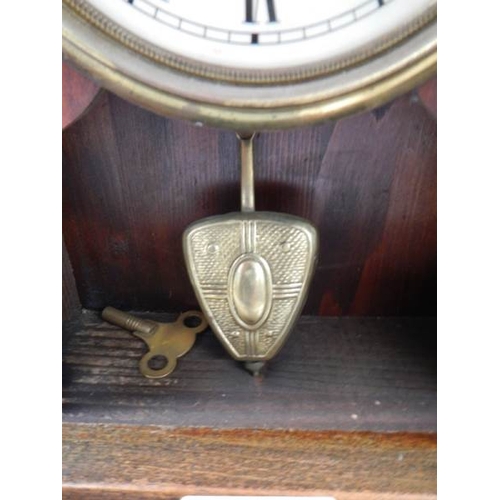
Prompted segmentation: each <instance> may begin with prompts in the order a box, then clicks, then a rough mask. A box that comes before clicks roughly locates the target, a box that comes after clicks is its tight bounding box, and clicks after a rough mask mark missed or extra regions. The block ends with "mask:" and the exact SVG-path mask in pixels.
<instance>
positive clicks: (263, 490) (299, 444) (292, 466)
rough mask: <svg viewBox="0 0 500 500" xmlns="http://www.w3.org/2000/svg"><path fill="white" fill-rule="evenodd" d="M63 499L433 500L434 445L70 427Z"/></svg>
mask: <svg viewBox="0 0 500 500" xmlns="http://www.w3.org/2000/svg"><path fill="white" fill-rule="evenodd" d="M63 463H64V467H63V497H64V498H67V499H78V498H85V499H87V500H89V499H96V498H99V499H108V500H109V499H113V498H115V499H116V498H120V499H132V498H133V499H137V498H142V499H152V498H162V499H165V498H172V499H174V498H175V499H177V498H180V497H181V496H183V495H187V494H211V495H213V494H222V495H245V494H246V495H249V494H251V495H273V494H275V495H280V494H281V495H300V494H307V495H332V496H334V497H335V498H336V499H337V500H375V499H379V500H380V499H387V500H389V499H390V500H395V499H400V500H405V499H406V500H410V499H411V500H417V499H424V498H425V499H430V498H435V493H436V437H435V435H425V434H386V435H377V434H372V433H342V432H304V431H292V432H287V431H263V430H251V429H247V430H230V431H229V430H226V431H223V430H222V431H221V430H212V429H167V428H162V427H154V426H153V427H151V426H149V427H141V426H127V425H124V426H123V425H121V426H118V425H114V424H65V425H63Z"/></svg>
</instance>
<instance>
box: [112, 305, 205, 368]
mask: <svg viewBox="0 0 500 500" xmlns="http://www.w3.org/2000/svg"><path fill="white" fill-rule="evenodd" d="M102 317H103V319H105V320H106V321H108V322H109V323H112V324H114V325H117V326H120V327H121V328H124V329H125V330H129V331H130V332H132V333H133V334H134V335H135V336H136V337H139V338H140V339H141V340H143V341H144V342H146V344H147V345H148V347H149V351H148V352H147V353H146V354H145V355H144V356H143V357H142V358H141V360H140V362H139V370H140V371H141V373H142V374H143V375H144V376H145V377H147V378H162V377H166V376H167V375H170V374H171V373H172V372H173V371H174V370H175V367H176V366H177V358H180V357H181V356H184V354H186V353H187V352H188V351H189V350H190V349H191V348H192V347H193V345H194V342H195V339H196V334H197V333H200V332H202V331H203V330H205V329H206V327H207V326H208V323H207V320H206V319H205V316H203V314H202V313H201V312H199V311H188V312H185V313H183V314H181V315H180V316H179V317H178V318H177V320H176V321H174V322H173V323H160V322H157V321H152V320H149V319H139V318H136V317H135V316H132V315H131V314H128V313H124V312H122V311H119V310H118V309H115V308H114V307H106V308H105V309H104V311H103V312H102ZM194 324H195V326H193V325H194ZM156 362H159V364H161V365H162V366H161V367H159V368H156V366H155V363H156Z"/></svg>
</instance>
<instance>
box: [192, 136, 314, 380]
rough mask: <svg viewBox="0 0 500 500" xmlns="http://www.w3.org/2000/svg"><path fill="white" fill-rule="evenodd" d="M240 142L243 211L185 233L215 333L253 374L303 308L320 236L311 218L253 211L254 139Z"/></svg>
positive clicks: (202, 303)
mask: <svg viewBox="0 0 500 500" xmlns="http://www.w3.org/2000/svg"><path fill="white" fill-rule="evenodd" d="M239 139H240V142H241V212H236V213H230V214H226V215H219V216H215V217H208V218H206V219H203V220H201V221H197V222H195V223H194V224H192V225H191V226H189V227H188V228H187V229H186V231H185V232H184V240H183V242H184V256H185V259H186V264H187V268H188V271H189V276H190V279H191V283H192V284H193V287H194V289H195V292H196V295H197V297H198V301H199V303H200V306H201V308H202V310H203V312H204V314H205V316H206V317H207V320H208V322H209V323H210V326H211V327H212V329H213V331H214V332H215V334H216V335H217V337H218V338H219V340H220V341H221V342H222V344H223V345H224V347H225V348H226V349H227V351H228V352H229V353H230V354H231V356H233V357H234V358H235V359H237V360H240V361H245V362H246V363H245V366H246V368H247V369H248V370H250V371H251V372H253V373H254V374H257V373H259V371H260V370H261V368H262V366H263V365H264V362H265V361H266V360H269V359H270V358H272V357H273V356H274V355H275V354H276V353H277V352H278V351H279V349H280V348H281V347H282V345H283V343H284V341H285V340H286V338H287V337H288V335H289V333H290V331H291V329H292V327H293V325H294V323H295V321H296V319H297V318H298V316H299V314H300V312H301V310H302V307H303V305H304V302H305V299H306V296H307V292H308V288H309V283H310V281H311V277H312V274H313V270H314V266H315V263H316V256H317V249H318V237H317V231H316V229H315V228H314V227H313V226H312V225H311V224H310V223H309V222H308V221H306V220H304V219H301V218H299V217H295V216H292V215H288V214H281V213H273V212H256V211H255V207H254V186H253V154H252V140H253V135H247V136H243V137H240V136H239Z"/></svg>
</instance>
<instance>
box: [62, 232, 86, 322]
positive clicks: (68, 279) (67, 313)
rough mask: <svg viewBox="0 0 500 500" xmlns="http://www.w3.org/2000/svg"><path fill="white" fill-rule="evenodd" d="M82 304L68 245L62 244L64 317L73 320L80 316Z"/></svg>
mask: <svg viewBox="0 0 500 500" xmlns="http://www.w3.org/2000/svg"><path fill="white" fill-rule="evenodd" d="M81 313H82V306H81V304H80V299H79V297H78V292H77V289H76V283H75V278H74V276H73V268H72V267H71V262H70V260H69V256H68V251H67V250H66V245H65V244H64V241H63V244H62V319H63V321H72V320H74V319H75V318H80V315H81Z"/></svg>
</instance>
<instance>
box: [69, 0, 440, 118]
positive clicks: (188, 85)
mask: <svg viewBox="0 0 500 500" xmlns="http://www.w3.org/2000/svg"><path fill="white" fill-rule="evenodd" d="M63 4H64V6H65V9H63V28H64V36H65V44H64V45H63V47H64V48H65V51H66V53H67V54H68V55H69V57H73V58H76V59H77V60H78V62H79V63H80V64H81V65H83V66H84V67H86V69H89V70H90V71H91V72H94V73H95V72H98V73H100V75H99V76H101V77H102V78H103V79H104V83H106V82H107V83H109V84H110V85H112V86H114V87H113V89H114V90H117V91H120V88H119V87H122V93H123V86H124V79H128V91H129V97H131V98H132V99H134V97H135V98H137V99H138V100H141V99H142V102H143V103H145V104H146V105H149V107H151V106H153V108H154V107H155V103H157V104H158V103H159V104H158V106H159V109H160V111H169V110H170V111H171V112H174V114H180V115H182V114H183V113H184V115H185V117H188V118H191V117H196V115H197V111H199V109H200V108H197V111H193V109H191V110H189V109H187V106H185V105H184V104H186V103H185V102H184V103H181V102H180V101H179V102H178V103H177V104H175V103H173V101H172V99H175V98H177V99H183V100H185V101H187V102H189V103H193V102H196V103H198V104H204V105H214V106H219V107H220V108H221V107H222V108H224V109H223V110H222V112H224V111H227V110H228V109H230V108H231V109H232V111H234V110H235V109H238V110H240V111H241V112H243V113H245V112H246V111H248V110H249V109H253V110H256V109H266V110H269V109H272V108H284V107H287V108H290V107H296V108H295V109H294V110H293V111H292V112H295V111H297V110H298V108H297V107H298V106H303V105H306V106H309V105H311V104H312V103H316V104H318V103H319V102H323V103H324V102H329V103H332V102H333V101H332V99H333V100H336V101H337V102H338V96H341V95H342V96H343V97H346V96H351V97H352V93H353V92H355V91H357V90H359V89H360V88H364V89H365V90H366V89H367V88H368V87H369V86H370V85H371V86H373V84H374V83H377V82H378V83H380V82H382V81H384V80H386V79H387V78H388V77H390V78H391V79H392V80H391V81H394V78H395V77H394V75H395V74H399V77H400V80H402V82H397V81H394V83H393V87H394V88H397V89H399V91H401V89H402V88H403V87H404V82H406V81H408V80H409V79H414V78H415V75H416V74H417V73H418V74H420V75H422V74H424V73H426V72H427V73H428V72H429V68H430V67H431V66H433V64H435V45H436V44H435V39H436V36H435V18H436V3H435V0H335V1H325V0H63ZM82 22H83V24H82ZM430 54H434V56H432V57H430V59H429V55H430ZM425 58H427V59H426V61H425V63H424V64H423V66H422V60H423V59H425ZM90 59H92V61H90ZM419 63H420V64H421V66H422V67H417V69H416V70H415V71H413V73H412V74H406V73H405V75H404V76H403V77H401V74H400V72H401V71H402V70H406V71H407V70H408V69H409V68H411V67H414V68H415V67H416V66H418V64H419ZM103 66H105V67H106V71H107V72H108V73H109V72H110V71H112V72H114V73H115V74H114V77H113V78H111V75H109V74H107V75H106V76H104V68H103ZM99 69H100V71H99ZM137 84H140V85H142V86H146V87H147V90H148V91H149V95H146V94H147V92H146V90H145V89H142V90H139V89H138V88H134V91H133V92H131V91H130V90H131V89H130V87H131V86H132V87H133V86H134V85H136V86H137ZM391 90H393V88H392V87H391ZM386 93H388V92H386ZM138 94H140V95H138ZM153 94H155V95H153ZM160 94H162V95H160ZM166 96H168V98H169V99H170V102H169V103H168V104H167V103H166V101H165V99H166ZM357 99H358V100H357V102H358V107H359V106H360V105H362V104H363V103H366V101H367V100H370V99H371V100H372V101H373V96H372V97H364V98H360V97H359V95H358V97H357ZM146 101H147V102H146ZM160 101H162V102H161V103H160ZM345 106H346V104H345V102H344V103H343V104H342V105H341V106H337V108H338V109H337V108H335V109H323V111H321V112H319V114H318V113H317V112H318V108H317V107H316V111H315V114H314V117H315V118H314V119H317V118H320V117H322V116H326V115H335V114H337V112H340V111H339V110H340V109H341V108H342V109H344V110H346V109H347V108H346V107H345ZM176 107H177V108H178V109H177V110H176V109H174V108H176ZM166 108H168V109H166ZM180 108H182V110H183V111H181V110H180ZM190 113H191V115H192V116H190ZM198 114H200V113H198ZM201 114H203V113H201ZM205 115H206V116H205V118H206V117H207V116H208V114H207V108H205ZM306 115H307V113H306ZM306 115H304V117H303V118H301V117H300V115H295V116H296V119H295V120H294V119H292V122H295V121H297V122H300V121H301V120H303V121H308V120H309V118H308V117H307V116H306ZM200 116H201V115H200ZM202 118H203V117H202ZM228 118H229V117H228ZM231 119H232V120H236V121H238V118H237V117H234V116H233V118H231ZM263 119H264V122H266V121H267V122H268V123H269V122H270V121H271V116H268V117H266V118H263ZM288 119H290V116H289V117H288V118H287V120H288ZM208 120H209V121H213V120H211V119H210V118H208ZM278 122H279V119H278ZM283 123H284V122H281V125H283ZM227 124H229V125H230V123H228V122H226V125H227ZM292 124H294V123H292Z"/></svg>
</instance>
